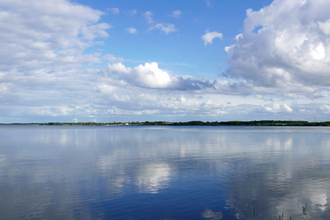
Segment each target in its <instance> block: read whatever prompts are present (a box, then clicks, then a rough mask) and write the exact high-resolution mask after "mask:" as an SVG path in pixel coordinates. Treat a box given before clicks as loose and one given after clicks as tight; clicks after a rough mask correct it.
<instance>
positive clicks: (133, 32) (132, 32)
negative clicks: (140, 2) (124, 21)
mask: <svg viewBox="0 0 330 220" xmlns="http://www.w3.org/2000/svg"><path fill="white" fill-rule="evenodd" d="M126 31H127V32H128V33H130V34H136V33H137V30H136V29H135V28H126Z"/></svg>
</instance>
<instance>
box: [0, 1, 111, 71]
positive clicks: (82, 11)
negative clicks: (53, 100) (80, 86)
mask: <svg viewBox="0 0 330 220" xmlns="http://www.w3.org/2000/svg"><path fill="white" fill-rule="evenodd" d="M0 7H1V8H2V9H3V10H2V11H0V29H1V30H2V31H1V32H0V38H1V41H0V47H1V50H0V72H1V71H5V72H6V71H14V70H15V71H24V72H25V74H27V73H28V72H29V71H33V70H36V69H40V68H45V67H47V68H48V69H50V68H55V69H64V68H65V69H70V68H75V67H79V66H81V65H84V64H90V63H94V62H100V60H99V58H98V55H99V54H97V53H95V54H83V53H82V52H83V51H84V49H85V48H88V47H90V46H92V45H94V44H95V43H96V42H95V39H96V38H97V37H106V36H108V33H107V32H106V29H108V28H110V26H109V25H108V24H106V23H97V22H98V20H99V19H100V16H101V15H102V12H100V11H97V10H93V9H91V8H89V7H86V6H82V5H77V4H71V3H69V2H67V1H64V0H60V1H55V0H48V1H41V0H32V1H29V2H28V3H27V2H26V1H23V0H22V1H19V0H17V1H1V2H0ZM26 8H29V10H26Z"/></svg>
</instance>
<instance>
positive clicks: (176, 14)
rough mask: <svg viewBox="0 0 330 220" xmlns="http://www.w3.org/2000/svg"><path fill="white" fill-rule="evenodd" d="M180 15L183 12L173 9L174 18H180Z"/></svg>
mask: <svg viewBox="0 0 330 220" xmlns="http://www.w3.org/2000/svg"><path fill="white" fill-rule="evenodd" d="M180 15H182V12H181V11H180V10H176V11H173V13H172V17H173V18H179V17H180Z"/></svg>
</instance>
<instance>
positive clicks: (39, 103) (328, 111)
mask: <svg viewBox="0 0 330 220" xmlns="http://www.w3.org/2000/svg"><path fill="white" fill-rule="evenodd" d="M329 8H330V1H328V0H274V1H271V0H253V1H252V0H231V1H224V0H181V1H173V0H168V1H154V0H140V1H133V0H111V1H105V0H93V1H92V0H75V1H69V0H30V1H24V0H0V48H1V49H0V123H13V122H21V123H24V122H54V121H57V122H73V121H75V120H77V121H78V122H85V121H97V122H113V121H117V122H118V121H191V120H202V121H229V120H244V121H249V120H307V121H329V120H330V119H329V116H330V98H329V88H330V87H329V86H330V77H329V75H330V38H329V37H330V14H329V13H328V9H329Z"/></svg>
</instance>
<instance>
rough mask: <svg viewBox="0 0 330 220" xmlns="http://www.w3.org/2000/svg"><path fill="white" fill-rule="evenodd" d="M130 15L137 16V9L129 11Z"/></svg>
mask: <svg viewBox="0 0 330 220" xmlns="http://www.w3.org/2000/svg"><path fill="white" fill-rule="evenodd" d="M128 14H129V15H131V16H133V15H136V14H137V10H136V9H133V10H130V11H128Z"/></svg>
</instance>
